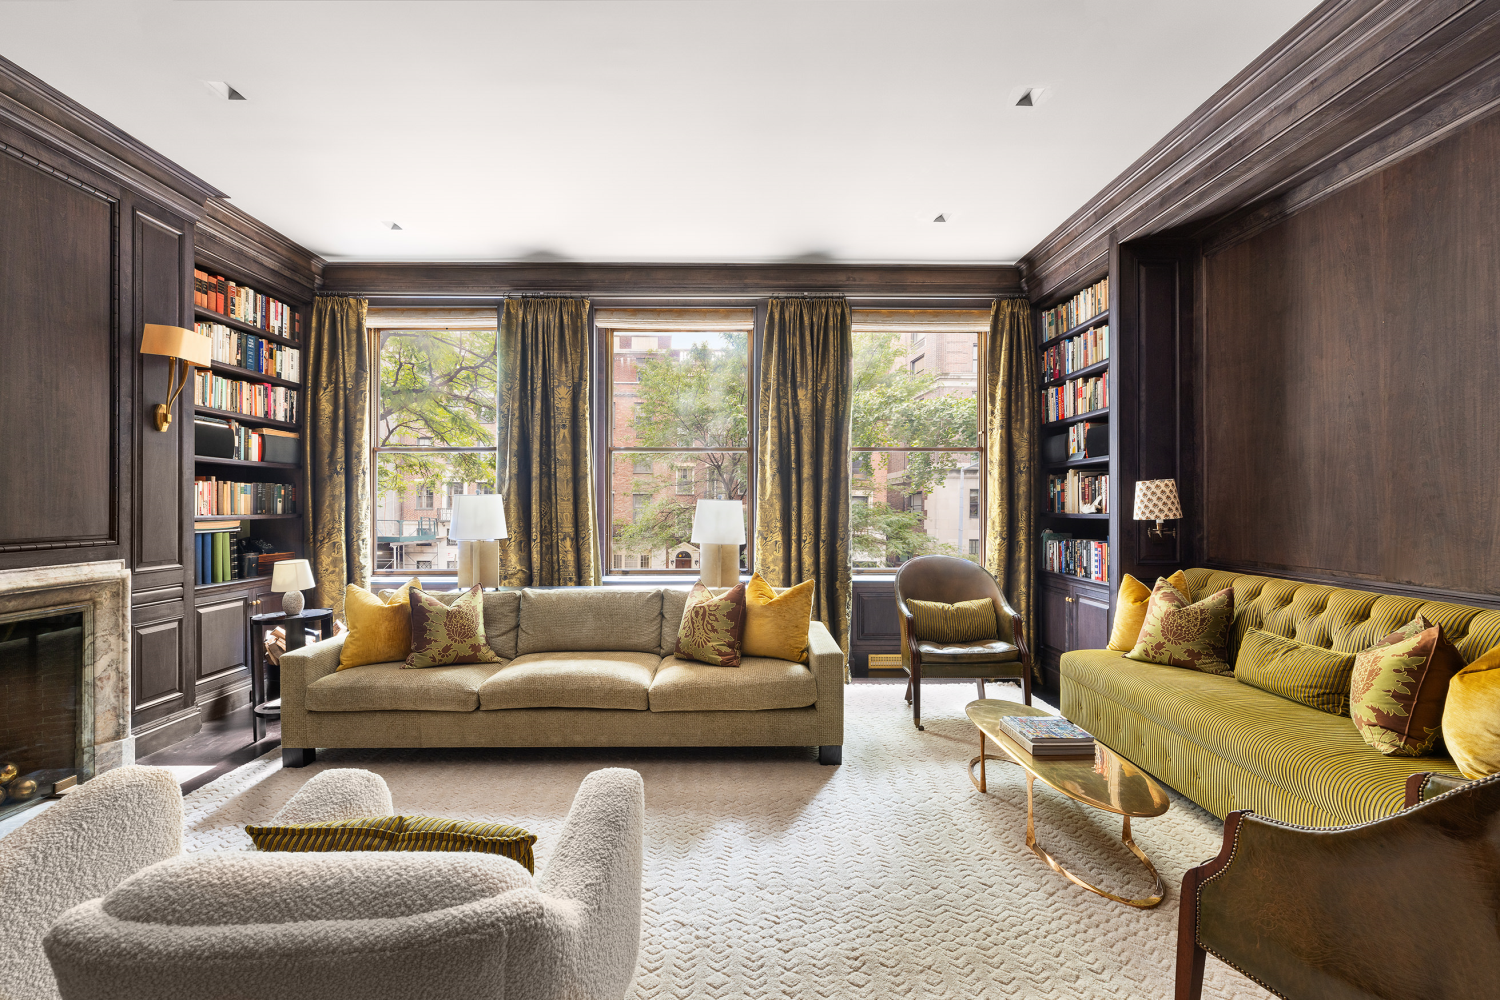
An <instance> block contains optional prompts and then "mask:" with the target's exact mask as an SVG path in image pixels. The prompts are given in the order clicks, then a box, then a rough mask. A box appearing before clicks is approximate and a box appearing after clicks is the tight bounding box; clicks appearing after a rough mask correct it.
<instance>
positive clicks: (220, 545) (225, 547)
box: [214, 531, 229, 583]
mask: <svg viewBox="0 0 1500 1000" xmlns="http://www.w3.org/2000/svg"><path fill="white" fill-rule="evenodd" d="M228 579H229V532H227V531H216V532H214V583H224V582H225V581H226V580H228Z"/></svg>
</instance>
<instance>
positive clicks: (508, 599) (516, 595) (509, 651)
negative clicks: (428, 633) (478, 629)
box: [380, 590, 521, 660]
mask: <svg viewBox="0 0 1500 1000" xmlns="http://www.w3.org/2000/svg"><path fill="white" fill-rule="evenodd" d="M397 593H398V591H395V590H382V591H381V592H380V599H381V600H382V601H389V600H391V598H392V597H393V596H394V595H395V594H397ZM426 593H427V596H428V597H435V598H437V599H438V600H440V601H442V602H443V603H444V604H447V605H452V604H453V602H454V601H456V600H458V599H459V598H460V597H462V596H464V594H465V593H466V591H462V590H453V591H441V592H439V593H436V594H435V593H433V592H432V591H430V590H429V591H427V592H426ZM520 612H521V592H520V591H519V590H487V591H485V594H484V639H485V642H487V643H489V645H490V648H491V649H493V650H494V651H495V655H497V656H499V657H500V658H501V659H505V660H509V659H512V658H514V657H515V655H516V625H517V618H518V617H519V615H520Z"/></svg>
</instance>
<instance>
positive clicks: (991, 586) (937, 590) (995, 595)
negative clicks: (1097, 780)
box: [896, 556, 1031, 729]
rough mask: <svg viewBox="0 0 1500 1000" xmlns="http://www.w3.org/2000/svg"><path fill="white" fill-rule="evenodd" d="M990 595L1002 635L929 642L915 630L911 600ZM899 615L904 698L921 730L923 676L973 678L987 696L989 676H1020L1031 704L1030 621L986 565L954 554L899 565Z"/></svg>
mask: <svg viewBox="0 0 1500 1000" xmlns="http://www.w3.org/2000/svg"><path fill="white" fill-rule="evenodd" d="M982 597H988V598H989V599H990V600H991V601H994V602H995V621H996V622H997V624H998V625H999V630H1000V634H999V635H998V636H996V637H995V638H993V639H980V640H978V641H976V642H952V643H941V642H930V641H928V640H926V639H924V638H923V637H922V636H919V635H917V634H916V619H915V618H913V617H912V613H911V609H910V608H908V607H907V605H906V602H907V601H909V600H918V601H937V602H941V603H943V604H957V603H958V602H959V601H975V600H979V599H980V598H982ZM896 617H897V619H898V620H899V622H900V624H901V668H902V669H903V670H905V671H906V673H907V677H908V680H907V682H906V701H907V703H908V704H910V705H911V721H912V723H913V724H915V725H916V727H917V728H918V729H922V728H923V726H922V678H923V677H972V678H974V679H975V681H976V682H977V683H978V685H979V697H981V698H983V697H984V682H985V681H986V680H1018V681H1020V682H1021V693H1022V695H1023V697H1024V698H1025V699H1026V704H1028V705H1030V704H1031V651H1030V650H1028V649H1027V648H1026V626H1025V624H1024V623H1023V622H1022V621H1021V616H1020V614H1018V613H1017V612H1016V609H1015V608H1013V607H1011V606H1010V604H1009V603H1008V602H1007V601H1006V600H1005V595H1004V594H1003V593H1001V591H1000V585H999V584H998V583H996V582H995V578H994V577H993V576H991V575H990V574H989V571H988V570H986V569H985V568H984V567H983V566H980V565H978V564H977V563H972V562H969V560H967V559H958V558H955V557H953V556H917V557H916V558H915V559H909V560H907V562H906V563H904V564H903V565H902V566H901V567H900V568H899V569H897V570H896Z"/></svg>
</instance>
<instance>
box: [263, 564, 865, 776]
mask: <svg viewBox="0 0 1500 1000" xmlns="http://www.w3.org/2000/svg"><path fill="white" fill-rule="evenodd" d="M432 596H435V597H438V598H440V599H442V600H446V601H450V602H451V601H452V600H454V599H456V598H457V597H458V596H459V595H458V594H456V593H453V594H434V595H432ZM686 601H687V591H686V589H673V588H657V589H645V588H623V587H559V588H555V589H547V588H539V589H526V590H511V591H498V592H493V593H486V594H485V596H484V624H485V635H486V638H487V639H488V641H489V646H490V648H491V649H493V650H494V651H495V653H496V654H497V655H498V656H499V657H500V658H501V661H500V662H499V663H481V664H467V665H461V666H452V667H429V668H426V669H421V670H407V669H403V667H402V665H401V664H400V663H380V664H371V665H369V666H363V667H353V668H350V669H348V670H339V669H338V662H339V651H340V649H341V648H342V645H343V638H342V636H335V637H334V638H332V639H328V640H325V641H323V642H319V643H315V644H314V645H311V646H306V647H303V648H302V649H299V650H294V651H292V652H288V653H287V654H285V655H284V656H283V657H282V659H281V745H282V761H283V763H284V764H285V765H286V766H288V767H301V766H302V765H304V764H307V763H308V762H310V761H311V760H312V759H313V757H314V754H315V750H316V748H317V747H538V746H540V747H657V746H816V747H818V748H819V750H818V760H819V761H820V762H822V763H824V764H837V763H841V761H842V754H843V742H844V654H843V651H842V650H840V649H839V646H838V644H837V643H836V642H834V641H833V638H832V636H830V635H829V633H828V630H827V629H826V628H825V627H824V626H823V624H822V623H821V622H816V621H814V622H812V623H811V624H810V629H809V633H808V642H809V654H808V662H807V663H805V664H804V663H792V662H790V661H787V660H774V659H767V658H762V657H746V658H745V659H744V660H743V661H742V662H741V664H740V666H738V667H713V666H708V665H707V664H702V663H697V662H693V661H688V660H679V659H677V658H676V657H675V656H673V655H672V654H673V650H674V649H676V646H677V630H678V627H679V625H680V624H681V622H682V610H683V606H684V604H685V603H686Z"/></svg>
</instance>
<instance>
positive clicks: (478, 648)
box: [406, 586, 500, 667]
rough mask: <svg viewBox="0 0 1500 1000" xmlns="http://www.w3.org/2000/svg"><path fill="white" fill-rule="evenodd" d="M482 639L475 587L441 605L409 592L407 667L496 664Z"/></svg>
mask: <svg viewBox="0 0 1500 1000" xmlns="http://www.w3.org/2000/svg"><path fill="white" fill-rule="evenodd" d="M499 662H500V657H498V656H496V655H495V651H494V650H493V649H490V646H489V643H487V642H485V639H484V596H483V594H482V592H481V591H480V589H479V587H477V586H476V587H475V588H474V589H473V590H470V591H469V592H468V593H467V594H465V595H464V596H462V597H460V598H459V599H458V600H456V601H454V602H453V605H452V606H451V607H450V606H449V605H446V604H444V603H443V602H442V601H439V600H437V599H436V598H433V597H428V596H427V595H426V594H424V593H422V592H421V591H420V590H413V591H412V592H411V655H410V656H408V657H407V658H406V666H407V667H444V666H447V665H449V664H451V663H499Z"/></svg>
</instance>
